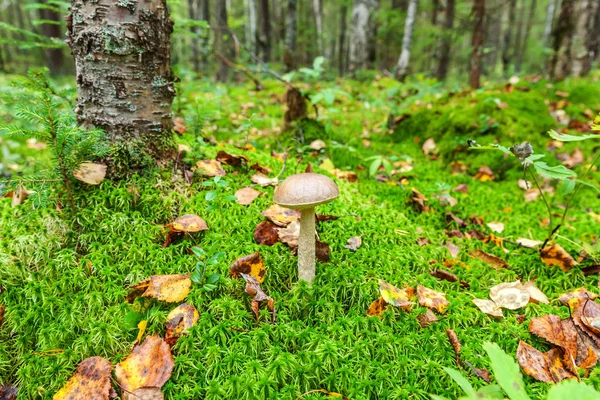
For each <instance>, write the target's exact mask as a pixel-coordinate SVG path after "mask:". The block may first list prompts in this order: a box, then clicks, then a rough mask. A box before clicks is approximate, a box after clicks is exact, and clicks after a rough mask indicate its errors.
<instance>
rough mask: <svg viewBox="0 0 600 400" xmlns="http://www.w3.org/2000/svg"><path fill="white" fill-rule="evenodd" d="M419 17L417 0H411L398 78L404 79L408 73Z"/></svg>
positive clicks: (399, 61) (397, 71) (397, 73)
mask: <svg viewBox="0 0 600 400" xmlns="http://www.w3.org/2000/svg"><path fill="white" fill-rule="evenodd" d="M416 17H417V0H410V3H408V14H407V15H406V22H405V23H404V37H403V38H402V52H401V53H400V57H399V58H398V64H396V79H398V80H399V81H403V80H404V78H406V75H408V68H409V63H410V46H411V43H412V35H413V27H414V25H415V19H416Z"/></svg>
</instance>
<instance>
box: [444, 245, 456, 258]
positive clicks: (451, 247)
mask: <svg viewBox="0 0 600 400" xmlns="http://www.w3.org/2000/svg"><path fill="white" fill-rule="evenodd" d="M442 246H444V247H445V248H447V249H448V251H449V252H450V255H451V256H452V258H456V256H457V255H458V253H460V248H459V247H458V246H457V245H455V244H454V243H450V242H448V243H444V244H443V245H442Z"/></svg>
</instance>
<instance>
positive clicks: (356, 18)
mask: <svg viewBox="0 0 600 400" xmlns="http://www.w3.org/2000/svg"><path fill="white" fill-rule="evenodd" d="M376 6H377V2H376V1H373V0H354V2H353V4H352V27H351V28H350V43H349V51H348V70H349V71H350V72H355V71H357V70H359V69H364V68H366V66H367V54H368V38H369V20H370V18H371V13H372V12H373V10H375V8H376Z"/></svg>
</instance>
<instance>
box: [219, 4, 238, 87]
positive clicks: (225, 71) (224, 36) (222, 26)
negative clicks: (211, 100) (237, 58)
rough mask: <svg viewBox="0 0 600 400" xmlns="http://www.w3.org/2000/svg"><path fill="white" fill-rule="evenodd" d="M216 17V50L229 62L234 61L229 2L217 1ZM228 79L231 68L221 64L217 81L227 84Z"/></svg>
mask: <svg viewBox="0 0 600 400" xmlns="http://www.w3.org/2000/svg"><path fill="white" fill-rule="evenodd" d="M215 17H216V19H217V26H216V28H217V29H216V32H215V33H216V35H215V49H216V51H217V52H219V54H221V55H223V56H224V57H225V58H227V59H228V60H232V59H233V58H234V54H233V47H232V46H231V43H230V41H229V37H230V34H229V22H228V19H229V18H228V14H227V2H226V1H225V0H217V4H216V8H215ZM227 79H229V66H228V65H227V64H226V63H224V62H221V63H219V69H218V71H217V80H218V81H219V82H226V81H227Z"/></svg>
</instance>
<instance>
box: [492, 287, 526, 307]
mask: <svg viewBox="0 0 600 400" xmlns="http://www.w3.org/2000/svg"><path fill="white" fill-rule="evenodd" d="M530 297H531V296H530V295H529V292H528V291H527V289H525V287H524V286H523V284H522V283H521V282H520V281H515V282H504V283H501V284H499V285H496V286H494V287H492V288H491V289H490V298H491V299H492V300H494V303H496V304H497V305H498V306H499V307H502V308H507V309H509V310H517V309H519V308H521V307H524V306H526V305H527V303H529V298H530Z"/></svg>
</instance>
